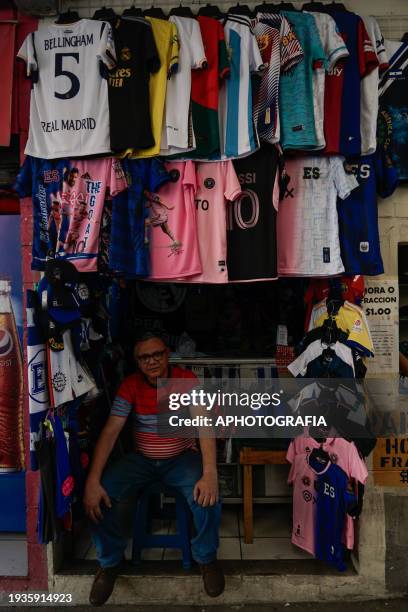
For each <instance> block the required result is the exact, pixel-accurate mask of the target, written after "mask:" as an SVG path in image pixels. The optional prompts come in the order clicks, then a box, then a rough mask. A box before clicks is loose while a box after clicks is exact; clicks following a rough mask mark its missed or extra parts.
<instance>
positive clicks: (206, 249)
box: [188, 161, 241, 283]
mask: <svg viewBox="0 0 408 612" xmlns="http://www.w3.org/2000/svg"><path fill="white" fill-rule="evenodd" d="M240 193H241V186H240V183H239V181H238V177H237V175H236V173H235V170H234V166H233V164H232V162H231V161H226V162H213V163H212V162H207V163H200V164H197V192H196V196H195V206H196V221H197V234H198V244H199V250H200V258H201V265H202V268H203V271H202V273H201V274H198V275H197V276H193V277H191V278H189V279H188V281H189V282H194V283H227V282H228V271H227V219H226V214H227V211H226V206H227V202H229V201H232V200H234V199H235V198H236V197H237V196H238V195H239V194H240Z"/></svg>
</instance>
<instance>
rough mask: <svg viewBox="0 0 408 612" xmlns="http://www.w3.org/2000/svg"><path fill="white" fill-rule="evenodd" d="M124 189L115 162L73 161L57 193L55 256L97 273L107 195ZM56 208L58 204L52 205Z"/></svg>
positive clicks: (122, 175) (120, 172) (79, 269)
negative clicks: (57, 232) (57, 215)
mask: <svg viewBox="0 0 408 612" xmlns="http://www.w3.org/2000/svg"><path fill="white" fill-rule="evenodd" d="M126 188H127V182H126V178H125V175H124V173H123V170H122V166H121V164H120V162H119V161H118V160H116V159H112V158H107V159H93V160H85V159H83V160H82V159H81V160H72V161H71V162H70V166H69V168H67V170H66V171H65V174H64V182H63V187H62V193H61V194H60V196H59V198H58V196H57V199H60V205H61V206H60V224H59V235H58V242H57V253H58V257H63V258H65V259H68V260H70V261H71V262H72V263H73V264H74V266H75V267H76V269H77V270H78V271H79V272H96V271H97V263H98V251H99V231H100V225H101V218H102V212H103V206H104V202H105V198H106V196H107V195H109V194H110V195H111V196H112V197H113V196H115V195H117V194H118V193H119V192H120V191H123V190H124V189H126ZM54 204H55V205H57V202H54Z"/></svg>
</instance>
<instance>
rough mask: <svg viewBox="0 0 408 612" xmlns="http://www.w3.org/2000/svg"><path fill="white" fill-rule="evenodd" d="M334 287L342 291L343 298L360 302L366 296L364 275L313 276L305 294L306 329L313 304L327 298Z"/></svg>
mask: <svg viewBox="0 0 408 612" xmlns="http://www.w3.org/2000/svg"><path fill="white" fill-rule="evenodd" d="M332 289H335V290H337V291H339V292H340V293H341V297H342V299H343V300H348V301H349V302H353V303H355V304H360V303H361V300H362V299H363V296H364V276H361V275H356V276H341V277H336V278H330V279H328V278H313V279H311V280H310V281H309V285H308V288H307V289H306V292H305V294H304V302H305V307H306V315H305V331H307V330H308V329H309V323H310V315H311V312H312V308H313V304H314V303H315V302H320V301H322V300H325V299H326V298H327V297H328V296H329V293H330V291H331V290H332Z"/></svg>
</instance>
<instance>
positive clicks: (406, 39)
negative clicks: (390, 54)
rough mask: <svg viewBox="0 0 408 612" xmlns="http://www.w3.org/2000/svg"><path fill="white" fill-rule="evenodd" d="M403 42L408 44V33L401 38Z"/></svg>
mask: <svg viewBox="0 0 408 612" xmlns="http://www.w3.org/2000/svg"><path fill="white" fill-rule="evenodd" d="M401 42H403V43H408V32H405V34H404V35H403V37H402V38H401Z"/></svg>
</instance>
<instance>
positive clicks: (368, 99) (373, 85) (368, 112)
mask: <svg viewBox="0 0 408 612" xmlns="http://www.w3.org/2000/svg"><path fill="white" fill-rule="evenodd" d="M362 19H363V21H364V25H365V27H366V30H367V33H368V35H369V37H370V39H371V42H372V45H373V48H374V50H375V54H376V56H377V59H378V64H379V66H378V68H374V70H372V71H371V72H370V73H369V74H367V75H366V76H365V77H364V78H363V79H361V108H360V131H361V153H362V155H371V154H372V153H375V150H376V148H377V116H378V85H379V79H380V73H382V72H384V70H386V68H388V56H387V52H386V50H385V45H384V37H383V35H382V34H381V30H380V26H379V25H378V22H377V21H376V19H374V17H371V16H368V15H365V16H364V17H362Z"/></svg>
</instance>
